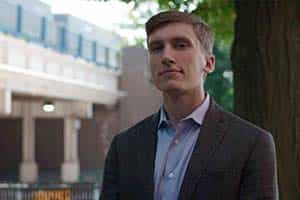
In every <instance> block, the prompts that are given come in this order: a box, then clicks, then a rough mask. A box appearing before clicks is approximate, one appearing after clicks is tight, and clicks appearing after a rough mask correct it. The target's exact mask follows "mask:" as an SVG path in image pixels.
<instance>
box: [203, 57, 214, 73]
mask: <svg viewBox="0 0 300 200" xmlns="http://www.w3.org/2000/svg"><path fill="white" fill-rule="evenodd" d="M203 71H204V72H205V73H206V74H210V73H212V72H213V71H215V56H214V55H208V56H207V57H206V65H205V66H204V68H203Z"/></svg>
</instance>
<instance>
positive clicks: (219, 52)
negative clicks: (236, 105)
mask: <svg viewBox="0 0 300 200" xmlns="http://www.w3.org/2000/svg"><path fill="white" fill-rule="evenodd" d="M214 54H215V56H216V66H215V71H214V72H213V73H212V74H209V75H208V77H207V79H206V81H205V90H206V91H207V92H208V93H209V94H210V95H211V96H213V98H214V99H215V100H216V102H218V103H219V104H220V105H222V106H223V107H224V108H225V109H226V110H229V111H232V110H233V85H232V72H231V63H230V49H229V47H228V46H225V45H222V44H220V43H216V44H215V47H214Z"/></svg>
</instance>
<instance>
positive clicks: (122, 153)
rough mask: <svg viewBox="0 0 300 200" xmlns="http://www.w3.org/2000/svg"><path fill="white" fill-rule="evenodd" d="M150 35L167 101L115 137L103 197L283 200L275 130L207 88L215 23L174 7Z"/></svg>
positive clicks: (152, 23)
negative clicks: (221, 102) (229, 107)
mask: <svg viewBox="0 0 300 200" xmlns="http://www.w3.org/2000/svg"><path fill="white" fill-rule="evenodd" d="M146 32H147V44H148V49H149V61H150V62H149V63H150V71H151V72H150V73H151V81H152V83H153V84H154V85H155V86H156V87H157V88H158V89H159V90H160V91H161V92H162V96H163V106H162V108H161V109H160V111H159V112H158V113H156V114H154V115H152V116H150V117H148V118H146V119H144V120H143V121H141V122H139V123H138V124H136V125H135V126H133V127H132V128H130V129H129V130H127V131H125V132H123V133H121V134H119V135H117V136H116V137H115V138H114V139H113V141H112V144H111V147H110V150H109V152H108V155H107V158H106V162H105V170H104V179H103V186H102V194H101V199H103V200H108V199H109V200H111V199H121V200H124V199H125V200H135V199H136V200H146V199H149V200H152V199H154V200H176V199H180V200H189V199H201V200H214V199H218V200H220V199H224V200H235V199H249V200H250V199H251V200H254V199H260V200H261V199H272V200H273V199H278V189H277V174H276V157H275V147H274V141H273V138H272V136H271V134H269V133H268V132H266V131H264V130H262V129H260V128H258V127H256V126H254V125H252V124H251V123H249V122H246V121H244V120H242V119H240V118H239V117H237V116H235V115H233V114H231V113H228V112H226V111H224V110H223V109H222V108H221V107H220V106H218V105H217V104H216V103H215V102H214V100H213V98H212V97H210V96H209V94H208V93H205V91H204V81H205V78H206V76H207V74H209V73H211V72H213V71H214V66H215V65H214V64H215V58H214V56H213V54H212V48H213V42H214V39H213V32H212V31H211V29H210V28H209V26H208V25H207V24H206V23H205V22H203V21H202V20H201V19H199V18H197V17H195V16H192V15H189V14H185V13H181V12H177V11H167V12H162V13H159V14H157V15H155V16H153V17H152V18H150V19H149V21H148V22H147V23H146Z"/></svg>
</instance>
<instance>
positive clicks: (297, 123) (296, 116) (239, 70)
mask: <svg viewBox="0 0 300 200" xmlns="http://www.w3.org/2000/svg"><path fill="white" fill-rule="evenodd" d="M235 11H236V22H235V38H234V43H233V48H232V65H233V71H234V91H235V95H234V106H235V108H234V110H235V112H236V113H237V114H238V115H240V116H242V117H243V118H246V119H248V120H249V121H252V122H253V123H255V124H257V125H258V126H261V127H263V128H265V129H267V130H269V131H270V132H271V133H272V134H273V136H274V139H275V143H276V148H277V167H278V174H279V186H280V187H279V191H280V199H283V200H299V199H300V1H299V0H285V1H284V0H282V1H280V0H273V1H271V0H261V1H259V0H248V1H247V0H240V1H238V0H236V1H235Z"/></svg>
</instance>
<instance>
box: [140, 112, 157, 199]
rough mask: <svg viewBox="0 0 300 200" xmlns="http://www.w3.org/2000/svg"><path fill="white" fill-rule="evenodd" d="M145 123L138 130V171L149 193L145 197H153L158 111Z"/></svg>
mask: <svg viewBox="0 0 300 200" xmlns="http://www.w3.org/2000/svg"><path fill="white" fill-rule="evenodd" d="M148 120H149V121H146V123H144V124H145V125H144V126H141V127H140V129H139V130H138V134H139V135H138V137H139V138H138V140H137V141H138V142H139V147H140V148H139V149H138V150H139V152H138V159H139V169H137V173H140V177H141V181H142V183H143V185H145V187H146V188H145V189H146V192H147V194H145V199H151V200H152V199H153V192H154V181H153V175H154V164H155V153H156V143H157V134H156V132H157V126H158V121H159V114H158V113H156V114H154V115H153V116H152V117H150V118H149V119H148Z"/></svg>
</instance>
